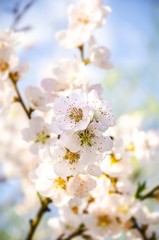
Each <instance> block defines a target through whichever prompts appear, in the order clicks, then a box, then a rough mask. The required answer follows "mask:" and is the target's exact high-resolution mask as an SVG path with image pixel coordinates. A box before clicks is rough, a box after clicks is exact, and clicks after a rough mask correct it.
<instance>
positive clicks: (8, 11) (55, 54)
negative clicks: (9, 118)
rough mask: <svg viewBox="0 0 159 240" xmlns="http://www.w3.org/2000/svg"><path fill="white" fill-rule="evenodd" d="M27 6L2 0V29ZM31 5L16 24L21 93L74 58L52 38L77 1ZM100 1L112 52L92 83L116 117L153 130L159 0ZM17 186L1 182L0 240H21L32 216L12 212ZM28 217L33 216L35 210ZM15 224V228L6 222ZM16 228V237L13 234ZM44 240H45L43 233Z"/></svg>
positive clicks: (157, 110) (158, 111)
mask: <svg viewBox="0 0 159 240" xmlns="http://www.w3.org/2000/svg"><path fill="white" fill-rule="evenodd" d="M27 2H29V1H28V0H19V1H17V0H0V28H1V29H4V28H10V27H11V26H12V24H13V22H14V19H15V7H16V6H18V7H20V8H21V9H23V7H24V6H25V5H26V3H27ZM32 2H33V4H32V5H31V6H30V7H29V9H28V10H27V11H26V12H25V14H24V16H23V17H22V18H21V20H20V21H19V22H18V24H17V25H16V29H17V30H23V29H24V30H25V31H24V39H23V40H24V41H23V44H22V48H21V49H20V50H19V54H20V58H21V60H22V61H27V62H29V65H30V68H29V71H28V73H27V74H26V76H25V77H24V79H23V80H22V81H21V82H20V89H21V91H23V90H24V89H25V88H26V86H28V85H31V84H32V85H36V84H39V83H40V81H41V80H42V79H43V78H45V77H50V76H51V70H52V65H53V64H54V63H56V61H57V60H59V59H61V58H64V57H68V56H73V54H75V53H74V52H73V51H72V50H65V49H62V48H61V47H60V46H59V45H58V43H57V41H56V39H55V33H56V32H57V31H59V30H61V29H63V28H66V27H67V14H66V11H67V6H68V5H69V4H70V3H71V2H75V1H73V0H72V1H71V0H35V1H34V0H33V1H32ZM104 3H105V4H107V5H109V6H110V7H111V8H112V13H111V14H110V15H109V17H108V21H107V24H106V25H105V26H104V28H102V29H100V30H98V31H97V32H96V34H95V35H96V38H97V40H98V43H99V44H101V45H105V46H107V47H108V48H109V49H110V50H111V53H112V58H111V59H112V63H113V65H114V68H113V69H112V70H110V71H103V70H100V69H97V68H95V67H94V69H93V70H92V71H91V76H92V78H91V81H92V82H101V83H102V84H103V86H104V93H105V97H106V99H108V100H110V101H111V102H112V105H113V112H114V113H115V115H116V118H117V119H118V118H119V117H120V116H121V115H123V114H130V115H132V116H134V115H139V116H141V117H143V119H144V121H143V123H142V128H143V129H152V128H153V129H157V128H158V127H159V121H158V117H159V0H140V1H139V0H129V1H127V0H118V1H115V0H104ZM1 127H2V126H1ZM19 188H20V182H19V180H18V179H17V178H16V177H14V179H12V180H10V181H9V182H6V183H0V191H1V199H0V208H1V215H0V240H5V239H7V240H10V239H11V240H12V239H16V240H17V239H21V237H20V235H18V234H22V232H25V231H26V229H25V228H26V227H24V221H23V222H22V219H23V217H24V215H25V214H26V224H27V221H28V218H29V216H30V215H29V216H27V214H28V213H27V211H26V212H25V211H24V214H21V215H20V214H19V212H18V211H17V209H16V210H15V203H17V199H18V201H19V202H21V199H22V196H23V194H22V193H19ZM26 188H27V186H26ZM33 191H34V190H33ZM18 194H19V195H18ZM30 194H31V195H32V194H33V192H31V193H30ZM6 199H9V200H8V202H7V204H8V205H4V204H3V203H4V202H6ZM6 209H7V210H6ZM29 209H30V210H29V211H30V212H31V211H32V210H31V208H29ZM20 211H22V210H20ZM30 212H29V214H30ZM31 214H32V215H34V212H33V211H32V212H31ZM13 220H14V225H13V224H10V223H11V222H13ZM19 226H20V228H21V229H18V230H19V232H20V233H17V227H18V228H19ZM40 234H41V233H40ZM37 239H39V238H37ZM40 239H43V238H40ZM44 239H47V237H46V235H45V238H44Z"/></svg>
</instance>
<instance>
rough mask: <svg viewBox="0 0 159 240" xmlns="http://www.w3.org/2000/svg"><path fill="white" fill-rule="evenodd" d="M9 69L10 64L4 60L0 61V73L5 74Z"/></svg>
mask: <svg viewBox="0 0 159 240" xmlns="http://www.w3.org/2000/svg"><path fill="white" fill-rule="evenodd" d="M8 68H9V64H8V63H7V62H5V61H3V60H1V61H0V71H1V72H5V71H6V70H7V69H8Z"/></svg>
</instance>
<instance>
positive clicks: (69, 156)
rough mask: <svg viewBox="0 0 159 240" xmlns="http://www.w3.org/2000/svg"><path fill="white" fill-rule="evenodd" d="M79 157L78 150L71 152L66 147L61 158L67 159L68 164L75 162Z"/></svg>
mask: <svg viewBox="0 0 159 240" xmlns="http://www.w3.org/2000/svg"><path fill="white" fill-rule="evenodd" d="M79 158H80V154H79V152H76V153H73V152H71V151H70V150H69V149H67V148H66V153H65V156H64V157H63V160H68V161H69V163H70V164H73V163H76V162H77V161H78V160H79Z"/></svg>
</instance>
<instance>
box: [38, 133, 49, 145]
mask: <svg viewBox="0 0 159 240" xmlns="http://www.w3.org/2000/svg"><path fill="white" fill-rule="evenodd" d="M48 138H50V135H49V134H47V133H45V132H44V131H42V132H39V133H37V134H36V139H35V143H38V142H40V143H42V144H45V143H46V141H47V139H48Z"/></svg>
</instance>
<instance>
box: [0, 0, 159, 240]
mask: <svg viewBox="0 0 159 240" xmlns="http://www.w3.org/2000/svg"><path fill="white" fill-rule="evenodd" d="M110 12H111V9H110V7H107V6H103V3H102V1H101V0H82V1H80V2H78V3H76V4H72V5H71V6H70V7H69V8H68V28H67V29H66V30H62V31H60V32H58V33H57V34H56V38H57V40H58V42H59V44H60V45H61V47H63V48H68V49H74V48H75V49H76V50H77V51H76V53H77V54H76V57H73V58H72V59H70V58H67V59H66V58H65V59H61V60H60V61H58V62H57V63H56V64H55V65H54V66H53V71H52V78H45V79H43V80H42V81H41V85H40V87H37V86H28V87H27V89H26V90H25V97H26V101H25V100H24V99H23V97H22V95H21V93H20V91H19V87H18V83H19V81H20V79H21V78H22V77H23V74H25V73H26V72H27V66H26V65H25V64H23V63H21V62H20V61H19V58H18V56H17V53H16V48H17V47H18V46H19V39H20V37H21V33H17V32H16V31H11V30H1V32H0V89H1V92H0V111H1V114H3V115H4V114H5V115H7V114H8V113H9V111H10V107H11V106H12V105H16V107H19V108H20V107H21V108H22V109H23V111H24V113H25V115H26V116H25V117H24V115H23V116H21V118H22V119H23V118H24V119H25V120H21V121H25V122H27V123H26V124H25V125H27V126H25V127H23V129H22V135H23V139H24V140H25V141H26V142H23V145H22V146H19V149H20V150H21V148H22V149H23V151H25V152H26V153H25V155H24V156H25V157H24V159H23V154H21V153H20V157H21V158H22V159H21V161H23V164H21V165H22V166H18V167H19V168H20V169H21V172H22V173H23V174H21V178H23V175H28V174H29V178H30V179H31V181H32V183H30V185H31V186H32V185H34V188H35V191H36V192H37V196H38V198H39V200H40V204H41V205H40V208H39V210H38V212H37V214H36V216H35V217H34V218H33V219H31V220H30V228H29V229H28V233H27V236H26V238H24V239H26V240H31V239H33V236H34V233H35V231H38V225H39V223H40V221H41V219H42V217H43V215H44V214H45V213H46V212H48V211H51V208H50V206H51V204H54V205H55V206H57V207H58V209H59V215H58V216H57V217H52V218H50V219H49V220H48V225H49V226H50V228H51V231H52V232H53V233H52V235H51V236H50V237H51V238H50V239H52V240H70V239H78V240H80V239H81V240H82V239H85V240H86V239H87V240H98V239H110V238H116V239H119V238H120V237H122V236H123V235H125V237H126V239H132V240H133V239H136V240H137V239H138V240H139V239H141V240H142V239H143V240H157V239H159V230H158V226H159V225H158V224H159V212H158V211H156V210H155V209H153V208H152V207H150V203H151V202H152V201H157V200H158V196H159V185H158V184H157V183H155V185H154V184H153V183H151V184H147V179H145V180H144V181H138V178H137V173H138V171H140V170H142V169H143V168H144V167H145V165H146V164H147V165H148V164H149V163H150V162H151V164H152V158H155V156H157V153H158V149H159V141H158V135H159V134H158V132H155V131H149V132H147V133H146V132H144V131H141V130H139V129H135V130H134V129H131V128H130V129H126V126H124V127H122V125H121V126H120V124H119V125H118V126H115V118H114V115H113V113H112V107H111V103H110V102H109V101H108V100H105V99H104V98H103V88H102V86H101V84H100V83H99V84H90V83H89V71H88V66H89V65H92V66H96V67H98V68H102V69H105V70H109V69H111V68H112V63H111V60H110V51H109V49H108V48H107V47H105V46H100V45H98V42H97V41H96V39H95V36H94V33H95V31H96V30H97V29H98V28H101V27H102V26H104V24H105V23H106V21H107V17H108V15H109V14H110ZM127 121H128V122H129V121H130V119H128V120H127ZM3 124H6V122H5V123H3ZM2 129H3V127H2ZM15 142H16V140H15ZM15 145H16V143H15ZM17 147H18V146H17ZM26 156H27V162H26ZM4 158H5V154H4ZM13 160H14V159H13ZM15 161H16V160H15ZM2 163H3V162H2ZM28 163H29V164H30V166H29V167H28V170H27V172H25V171H24V172H23V168H24V167H23V166H24V165H28ZM12 164H13V165H14V164H15V165H16V163H14V162H12ZM4 165H5V163H4ZM143 177H144V173H143Z"/></svg>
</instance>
